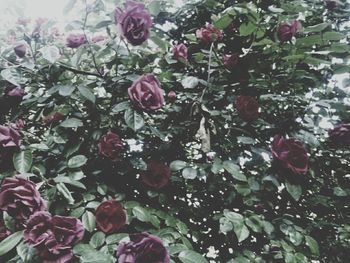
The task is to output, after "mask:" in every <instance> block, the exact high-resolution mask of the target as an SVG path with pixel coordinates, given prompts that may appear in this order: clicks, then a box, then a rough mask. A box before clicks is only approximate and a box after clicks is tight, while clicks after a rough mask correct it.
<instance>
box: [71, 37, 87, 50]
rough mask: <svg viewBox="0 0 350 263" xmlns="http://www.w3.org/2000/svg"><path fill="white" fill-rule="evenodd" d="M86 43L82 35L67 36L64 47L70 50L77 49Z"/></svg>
mask: <svg viewBox="0 0 350 263" xmlns="http://www.w3.org/2000/svg"><path fill="white" fill-rule="evenodd" d="M86 42H87V40H86V37H85V35H84V34H69V35H68V37H67V39H66V46H67V47H70V48H78V47H80V46H81V45H83V44H85V43H86Z"/></svg>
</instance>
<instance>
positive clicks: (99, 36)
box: [91, 35, 107, 43]
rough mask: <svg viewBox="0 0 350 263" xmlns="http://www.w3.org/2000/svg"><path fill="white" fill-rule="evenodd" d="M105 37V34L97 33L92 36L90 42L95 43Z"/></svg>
mask: <svg viewBox="0 0 350 263" xmlns="http://www.w3.org/2000/svg"><path fill="white" fill-rule="evenodd" d="M105 39H107V37H106V36H102V35H97V36H94V37H93V38H92V39H91V41H92V43H97V42H101V41H103V40H105Z"/></svg>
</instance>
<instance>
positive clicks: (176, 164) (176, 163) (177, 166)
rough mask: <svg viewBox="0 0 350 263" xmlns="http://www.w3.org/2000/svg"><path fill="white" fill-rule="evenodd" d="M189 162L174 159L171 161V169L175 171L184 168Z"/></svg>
mask: <svg viewBox="0 0 350 263" xmlns="http://www.w3.org/2000/svg"><path fill="white" fill-rule="evenodd" d="M187 165H188V164H187V163H186V162H184V161H181V160H176V161H172V162H171V163H170V169H171V170H172V171H174V172H176V171H179V170H182V169H183V168H185V167H186V166H187Z"/></svg>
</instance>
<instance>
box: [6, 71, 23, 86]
mask: <svg viewBox="0 0 350 263" xmlns="http://www.w3.org/2000/svg"><path fill="white" fill-rule="evenodd" d="M1 77H2V78H3V79H4V80H7V81H8V82H10V83H12V84H13V85H15V86H20V83H21V77H20V75H19V73H18V72H17V70H16V69H14V68H7V69H4V70H2V71H1Z"/></svg>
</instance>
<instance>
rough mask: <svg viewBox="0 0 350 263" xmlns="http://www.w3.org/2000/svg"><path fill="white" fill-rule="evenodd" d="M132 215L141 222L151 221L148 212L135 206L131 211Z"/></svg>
mask: <svg viewBox="0 0 350 263" xmlns="http://www.w3.org/2000/svg"><path fill="white" fill-rule="evenodd" d="M132 213H133V215H134V216H135V217H136V218H137V219H138V220H140V221H141V222H150V221H151V215H150V213H149V211H148V210H147V209H145V208H143V207H141V206H135V207H134V208H133V209H132Z"/></svg>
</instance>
